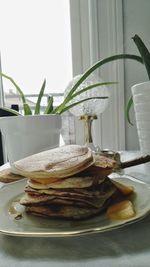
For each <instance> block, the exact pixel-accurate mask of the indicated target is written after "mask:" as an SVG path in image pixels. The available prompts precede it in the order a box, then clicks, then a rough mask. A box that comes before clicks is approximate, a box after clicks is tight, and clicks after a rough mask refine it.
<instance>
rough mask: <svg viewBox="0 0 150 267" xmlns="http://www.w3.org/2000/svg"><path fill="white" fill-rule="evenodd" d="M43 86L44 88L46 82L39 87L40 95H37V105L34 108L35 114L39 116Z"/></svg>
mask: <svg viewBox="0 0 150 267" xmlns="http://www.w3.org/2000/svg"><path fill="white" fill-rule="evenodd" d="M45 86H46V80H44V82H43V84H42V87H41V90H40V93H39V95H38V99H37V103H36V106H35V114H40V105H41V99H42V97H43V94H44V90H45Z"/></svg>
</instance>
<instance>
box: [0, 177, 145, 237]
mask: <svg viewBox="0 0 150 267" xmlns="http://www.w3.org/2000/svg"><path fill="white" fill-rule="evenodd" d="M112 179H114V180H118V181H119V182H120V180H122V181H123V180H132V181H133V182H136V183H138V184H139V183H141V184H144V186H146V187H147V192H148V191H149V192H150V185H149V184H147V183H146V182H144V181H141V180H138V179H137V178H136V177H133V176H130V175H128V174H127V175H126V174H124V175H123V176H121V177H113V178H112ZM25 182H26V179H22V180H19V181H14V182H11V183H9V184H3V185H2V187H1V188H0V193H1V190H3V189H4V188H7V187H10V186H14V184H25ZM16 190H17V189H16ZM17 193H18V194H19V193H21V192H20V191H19V192H16V194H17ZM22 193H23V192H22ZM5 204H6V203H5ZM149 213H150V206H149V209H148V210H147V211H146V212H145V213H144V214H142V215H141V216H140V217H135V218H134V217H133V218H130V219H127V220H120V221H118V222H119V223H118V224H115V225H113V226H110V227H106V228H105V227H104V228H101V226H95V227H93V228H91V227H90V228H85V229H79V230H73V231H70V230H68V231H63V230H62V231H61V232H56V231H53V232H50V231H47V232H42V231H38V232H23V231H14V230H12V231H10V230H8V231H7V230H4V229H1V225H0V233H1V234H4V235H9V236H21V237H74V236H83V235H89V234H96V233H104V232H108V231H112V230H116V229H120V228H122V227H125V226H127V225H129V224H132V223H136V222H138V221H141V220H142V219H144V218H145V217H146V216H147V215H148V214H149ZM8 216H9V214H8ZM97 216H101V215H97ZM90 219H92V218H90Z"/></svg>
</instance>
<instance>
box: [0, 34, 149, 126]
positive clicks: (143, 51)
mask: <svg viewBox="0 0 150 267" xmlns="http://www.w3.org/2000/svg"><path fill="white" fill-rule="evenodd" d="M133 40H134V42H135V44H136V46H137V48H138V50H139V52H140V55H141V56H137V55H132V54H119V55H114V56H110V57H107V58H105V59H103V60H100V61H98V62H97V63H96V64H94V65H93V66H92V67H91V68H89V69H88V70H87V71H86V72H85V73H84V74H83V75H82V76H81V78H80V79H79V80H78V81H77V82H76V83H75V85H73V87H72V88H71V90H70V92H69V93H68V95H67V96H66V97H65V99H64V100H63V102H62V103H61V104H60V105H59V106H57V107H56V108H54V107H53V97H52V96H50V97H49V98H48V103H47V107H46V109H45V111H44V114H62V113H63V112H65V111H67V110H69V109H70V108H72V107H73V106H75V105H78V104H80V103H82V102H84V101H88V100H91V99H100V98H103V97H92V98H86V99H84V100H81V101H78V102H75V103H73V104H72V103H70V101H71V100H72V99H74V98H75V97H76V96H77V95H80V94H81V95H82V93H84V92H86V91H88V90H92V89H93V88H95V87H97V86H102V85H107V86H108V85H112V84H115V82H104V83H95V84H92V85H90V86H87V87H85V88H83V89H81V90H80V91H77V89H78V87H79V86H80V85H81V84H82V83H83V82H84V81H85V80H86V78H87V77H88V76H89V75H90V74H91V73H93V72H94V71H95V70H96V69H98V68H99V67H101V66H103V65H105V64H106V63H109V62H112V61H116V60H120V59H130V60H136V61H137V62H139V63H142V64H144V65H145V67H146V70H147V74H148V77H149V79H150V53H149V51H148V49H147V48H146V46H145V45H144V43H143V41H142V40H141V38H140V37H139V36H138V35H135V36H134V37H133ZM0 75H1V76H2V77H4V78H6V79H8V80H10V81H11V83H12V84H13V85H14V86H15V88H16V90H17V92H18V93H19V95H20V96H21V99H22V102H23V108H24V115H31V114H32V111H31V108H30V107H29V105H28V104H27V101H26V98H25V95H24V93H23V91H22V90H21V89H20V87H19V86H18V85H17V84H16V82H15V81H14V80H13V79H12V78H11V77H10V76H8V75H6V74H4V73H0ZM45 86H46V80H44V82H43V84H42V87H41V89H40V92H39V95H38V99H37V102H36V106H35V113H34V114H40V113H41V110H40V109H41V108H40V107H41V100H42V97H43V95H44V90H45ZM105 98H106V97H105ZM132 104H133V100H132V97H130V99H129V101H128V104H127V107H126V118H127V120H128V122H129V123H130V124H132V123H131V120H130V116H129V112H130V108H131V106H132ZM3 109H6V108H3ZM9 111H11V109H9ZM12 113H13V114H14V111H13V110H12ZM16 115H20V113H16Z"/></svg>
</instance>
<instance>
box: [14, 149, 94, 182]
mask: <svg viewBox="0 0 150 267" xmlns="http://www.w3.org/2000/svg"><path fill="white" fill-rule="evenodd" d="M93 163H94V159H93V155H92V151H91V149H89V148H88V147H83V146H79V145H68V146H62V147H59V148H54V149H51V150H47V151H44V152H41V153H38V154H35V155H32V156H29V157H26V158H24V159H22V160H19V161H17V162H15V163H14V164H13V168H14V170H15V171H16V172H17V173H18V174H20V175H23V176H25V177H28V178H32V179H34V178H36V179H38V178H42V179H44V178H65V177H69V176H72V175H74V174H76V173H79V172H81V171H83V170H85V169H86V168H88V167H89V166H90V165H92V164H93Z"/></svg>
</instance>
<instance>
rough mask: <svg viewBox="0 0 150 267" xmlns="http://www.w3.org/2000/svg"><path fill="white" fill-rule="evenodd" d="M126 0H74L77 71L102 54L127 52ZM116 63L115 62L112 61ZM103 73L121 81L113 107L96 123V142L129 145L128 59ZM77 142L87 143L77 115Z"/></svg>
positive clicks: (116, 147)
mask: <svg viewBox="0 0 150 267" xmlns="http://www.w3.org/2000/svg"><path fill="white" fill-rule="evenodd" d="M122 8H123V6H122V0H112V1H110V0H105V1H103V0H88V1H87V0H76V1H74V0H70V14H71V33H72V58H73V75H74V76H75V75H77V74H81V73H83V72H84V71H85V70H86V69H87V68H88V67H89V66H91V65H92V64H94V63H95V62H96V61H98V60H99V59H100V58H101V59H102V58H105V57H108V56H111V55H115V54H121V53H123V52H124V48H123V16H122V13H123V12H122ZM112 64H113V65H112ZM99 73H100V76H101V78H102V79H104V80H106V81H118V80H119V84H117V85H116V86H113V87H112V88H111V89H110V90H111V99H110V103H109V107H108V108H107V110H106V111H105V112H104V114H102V115H98V120H96V121H94V123H93V139H94V143H95V145H99V146H100V147H101V148H103V149H104V148H109V149H113V150H123V149H125V119H124V118H125V114H124V61H123V60H120V61H116V62H115V63H109V64H108V65H107V67H103V68H102V69H101V70H100V71H99ZM75 121H76V129H78V131H77V130H76V143H80V144H83V143H84V128H83V125H82V123H81V121H79V120H78V118H76V120H75Z"/></svg>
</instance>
